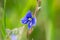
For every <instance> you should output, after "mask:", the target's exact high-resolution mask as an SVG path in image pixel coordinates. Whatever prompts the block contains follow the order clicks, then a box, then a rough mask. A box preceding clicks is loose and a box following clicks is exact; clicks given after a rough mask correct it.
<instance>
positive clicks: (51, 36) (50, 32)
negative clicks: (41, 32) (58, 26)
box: [41, 0, 55, 40]
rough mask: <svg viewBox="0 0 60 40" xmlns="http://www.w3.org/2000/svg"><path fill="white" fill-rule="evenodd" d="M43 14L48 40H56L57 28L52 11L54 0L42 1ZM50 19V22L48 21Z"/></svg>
mask: <svg viewBox="0 0 60 40" xmlns="http://www.w3.org/2000/svg"><path fill="white" fill-rule="evenodd" d="M41 2H42V14H43V15H44V19H45V27H46V40H55V27H54V21H53V20H54V18H53V15H52V14H54V13H53V11H52V3H53V0H42V1H41ZM47 19H48V20H47Z"/></svg>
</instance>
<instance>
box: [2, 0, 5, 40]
mask: <svg viewBox="0 0 60 40" xmlns="http://www.w3.org/2000/svg"><path fill="white" fill-rule="evenodd" d="M5 3H6V0H4V8H3V18H2V28H1V33H2V40H6V39H5V38H6V31H5V28H6V23H5V16H6V14H5V10H4V9H5Z"/></svg>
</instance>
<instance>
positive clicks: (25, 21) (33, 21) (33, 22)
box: [21, 11, 36, 29]
mask: <svg viewBox="0 0 60 40" xmlns="http://www.w3.org/2000/svg"><path fill="white" fill-rule="evenodd" d="M21 21H22V23H23V24H28V29H30V28H32V26H35V25H36V18H35V17H32V13H31V11H28V13H27V14H26V16H25V17H24V18H23V19H22V20H21Z"/></svg>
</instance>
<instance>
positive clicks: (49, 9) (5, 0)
mask: <svg viewBox="0 0 60 40" xmlns="http://www.w3.org/2000/svg"><path fill="white" fill-rule="evenodd" d="M36 5H37V0H0V40H11V39H10V35H9V36H8V38H7V37H6V36H7V33H8V32H7V33H6V31H7V30H6V29H9V30H14V29H15V28H17V29H18V28H20V27H23V26H24V24H22V23H21V19H22V18H23V17H24V16H25V15H26V13H27V12H28V10H31V12H32V14H33V12H34V11H35V8H36ZM40 6H41V9H40V10H39V11H38V12H37V14H36V18H37V23H36V26H35V27H34V28H33V29H34V30H33V32H32V33H31V34H30V35H29V37H28V39H29V40H60V0H41V3H40ZM22 29H23V28H22ZM17 31H19V30H17ZM27 31H28V30H27V25H25V27H24V30H23V32H22V34H21V36H20V35H19V36H20V37H21V39H20V40H27ZM9 32H10V31H9ZM15 32H16V31H15ZM19 32H21V30H20V31H19ZM10 34H11V33H10ZM16 35H18V34H16Z"/></svg>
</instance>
